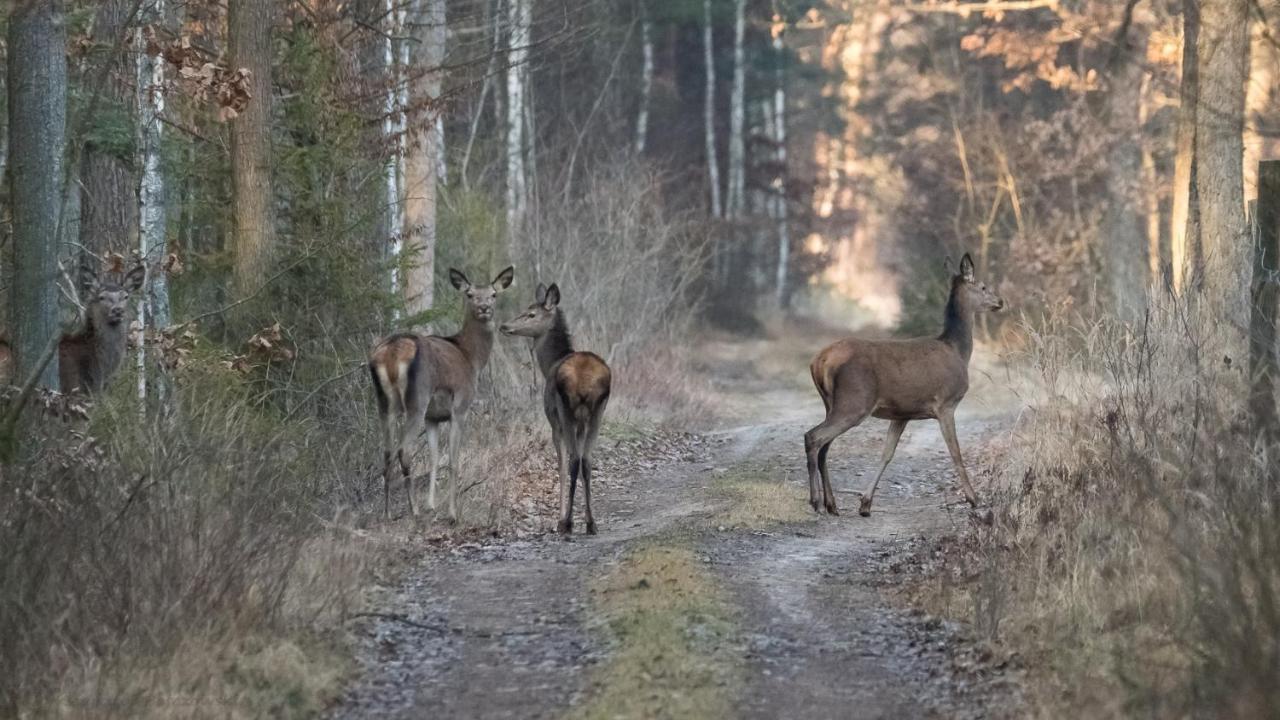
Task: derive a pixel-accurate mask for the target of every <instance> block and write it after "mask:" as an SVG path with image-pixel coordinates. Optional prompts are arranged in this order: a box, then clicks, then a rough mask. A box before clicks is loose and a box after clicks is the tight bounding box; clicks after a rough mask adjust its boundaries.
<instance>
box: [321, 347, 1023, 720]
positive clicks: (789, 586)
mask: <svg viewBox="0 0 1280 720" xmlns="http://www.w3.org/2000/svg"><path fill="white" fill-rule="evenodd" d="M767 351H768V348H767V347H765V346H764V345H763V344H743V343H733V344H728V343H725V344H722V345H719V346H713V347H712V348H710V349H709V353H708V354H709V358H710V359H709V360H708V362H711V363H714V364H715V365H716V368H715V369H716V372H715V373H713V377H716V378H717V381H716V385H717V386H716V387H715V388H714V391H715V393H716V394H717V400H718V401H719V403H720V405H721V407H722V408H723V411H724V412H723V416H724V417H725V418H727V422H726V423H725V424H726V425H728V426H729V427H728V428H727V429H723V430H718V431H716V432H713V433H711V434H709V435H707V436H706V437H705V440H704V441H703V442H702V443H701V444H699V445H697V446H695V447H694V448H693V451H694V452H693V453H692V455H693V456H694V457H696V459H694V460H692V461H686V462H673V463H669V464H665V465H663V466H660V467H657V468H655V469H653V470H652V471H649V472H645V473H639V474H635V475H633V476H630V477H620V476H607V475H605V476H602V477H600V478H599V480H598V484H599V489H598V490H597V492H596V493H595V497H596V499H597V508H598V509H597V518H598V522H599V525H600V535H598V536H596V537H590V538H587V537H576V536H575V538H574V540H573V541H572V542H564V541H561V540H558V539H556V538H555V537H554V536H550V535H548V536H546V537H543V538H537V539H531V540H522V541H515V542H502V543H495V544H492V545H481V544H475V545H467V546H462V547H459V548H457V549H455V550H453V551H451V552H449V553H445V554H441V555H438V556H433V557H428V558H426V559H424V560H422V561H421V564H420V565H419V566H418V567H416V568H415V569H414V570H413V571H412V572H411V573H410V574H409V577H408V579H407V580H406V581H405V582H404V583H403V584H402V585H400V586H399V587H396V588H394V589H391V590H390V591H388V592H386V593H384V596H383V597H381V598H380V599H379V601H378V604H379V606H380V607H379V612H380V613H381V615H379V616H376V617H370V618H366V619H363V620H361V621H359V622H358V623H357V625H356V627H355V628H354V630H353V631H354V632H355V633H356V634H357V638H358V641H357V642H358V647H359V658H358V661H359V664H360V667H361V672H360V674H359V677H358V678H357V679H356V680H355V681H354V683H353V684H352V685H351V687H350V688H349V689H348V691H347V693H346V695H345V697H344V699H343V701H342V702H341V703H340V704H339V705H338V706H337V707H336V708H335V709H334V712H333V716H334V717H342V718H348V717H350V718H355V717H369V716H378V717H388V716H390V717H406V718H407V717H415V718H416V717H450V718H454V717H456V718H472V717H475V718H559V717H587V718H590V717H673V718H675V717H681V718H682V717H745V718H774V717H798V716H801V715H803V716H807V717H816V718H835V717H850V718H913V717H947V718H957V717H959V718H964V717H974V718H977V717H1013V716H1016V715H1017V714H1018V713H1017V708H1018V704H1017V692H1016V679H1015V678H1014V677H1013V676H1012V671H1005V670H1002V669H999V668H998V667H997V666H996V665H995V664H987V665H983V664H982V663H980V662H978V663H974V662H971V660H972V658H974V657H975V656H981V648H980V647H979V646H977V645H974V644H973V643H971V642H970V641H968V640H966V639H964V638H963V637H961V633H960V632H959V631H958V629H957V628H955V627H953V626H950V625H949V624H947V623H943V622H940V621H938V620H936V619H932V618H928V617H925V616H923V615H921V614H918V613H915V612H912V611H911V610H910V609H900V608H895V607H893V606H892V605H891V604H890V602H889V601H888V600H887V599H886V597H885V595H884V593H882V592H881V589H882V588H883V587H884V586H886V585H888V584H891V583H894V582H901V578H902V572H903V570H902V567H903V565H904V563H903V562H902V560H903V558H909V557H911V556H913V555H914V554H917V553H920V552H927V546H928V544H929V541H930V540H931V539H936V538H938V537H941V536H944V535H945V534H947V533H950V532H951V531H952V529H953V528H954V527H955V526H956V525H957V524H960V523H967V522H969V521H970V520H969V513H968V511H967V509H964V508H962V507H961V506H960V505H957V504H956V502H955V501H956V500H957V499H958V492H957V491H956V489H955V488H954V485H953V483H954V480H955V479H954V475H953V473H952V472H951V470H950V464H949V460H948V459H947V455H946V450H945V446H944V444H943V442H942V439H941V436H940V434H939V433H938V431H937V429H936V425H935V424H931V423H913V424H912V425H911V426H909V427H908V429H907V434H906V435H905V436H904V438H903V442H902V444H901V445H900V447H899V450H898V453H897V456H896V458H895V461H894V464H893V465H892V466H891V467H890V470H889V474H888V475H886V479H885V480H884V481H882V483H881V487H880V491H879V492H878V493H877V498H876V511H875V514H874V515H873V516H872V517H871V518H860V517H858V516H857V513H856V507H857V495H856V494H855V493H854V490H855V489H861V487H862V485H863V483H865V481H866V479H867V478H868V477H869V475H868V473H871V472H873V468H874V465H875V463H876V460H877V458H878V455H879V448H880V444H881V440H882V436H883V433H884V429H885V423H883V422H879V421H868V422H867V423H865V424H864V425H863V426H862V427H860V428H855V429H854V430H852V431H851V432H850V433H848V434H847V435H845V436H844V437H842V438H841V439H840V440H838V441H837V443H836V445H835V446H834V447H833V449H832V453H831V467H832V472H833V479H834V482H835V484H836V486H837V490H838V492H839V495H838V499H839V501H840V503H841V505H842V507H843V508H844V509H845V510H846V512H845V514H844V515H842V516H840V517H836V518H832V517H827V516H823V517H818V516H815V515H813V514H812V513H810V512H809V511H808V506H807V504H806V503H805V499H806V498H807V489H806V485H805V480H804V477H805V476H804V456H803V451H802V449H801V445H802V442H801V436H802V434H803V432H804V431H805V430H806V429H807V428H809V427H811V426H812V425H813V424H815V423H816V422H818V421H819V420H820V419H821V416H822V406H821V402H820V401H819V400H818V398H817V396H816V394H815V393H814V392H813V390H812V389H811V388H807V387H806V386H805V385H806V383H807V380H806V378H805V375H806V373H805V372H804V365H803V361H802V360H801V362H800V365H799V367H798V368H797V367H795V360H796V359H799V358H802V357H803V356H804V355H806V354H807V353H808V351H809V348H797V349H795V350H794V357H791V356H786V357H784V359H783V361H781V362H776V363H773V364H772V366H771V365H770V364H769V363H762V362H758V361H755V360H752V359H751V358H754V357H762V356H763V354H764V353H766V352H767ZM744 358H746V359H744ZM771 367H772V369H771ZM983 382H984V380H983V378H981V377H975V378H974V385H975V388H976V387H980V386H981V384H982V383H983ZM961 410H962V412H961V414H960V416H959V419H958V425H959V428H960V439H961V443H962V445H963V446H964V447H965V448H966V450H967V451H968V453H969V455H970V457H972V456H973V455H974V454H975V453H974V451H975V449H976V448H978V447H979V446H980V445H981V444H982V443H984V442H986V441H987V440H989V439H990V438H992V437H994V436H996V435H997V434H999V433H1000V432H1002V431H1005V430H1007V427H1008V425H1009V423H1010V421H1011V415H1010V412H1009V410H1008V408H1005V407H999V406H993V405H989V404H984V403H983V402H982V401H981V400H974V399H972V394H971V399H970V400H966V402H965V403H964V404H962V406H961ZM971 467H972V465H971ZM550 481H551V478H548V482H550ZM981 490H982V487H981V485H979V492H981ZM906 565H908V566H909V565H910V563H906ZM906 572H908V573H909V572H910V570H907V571H906Z"/></svg>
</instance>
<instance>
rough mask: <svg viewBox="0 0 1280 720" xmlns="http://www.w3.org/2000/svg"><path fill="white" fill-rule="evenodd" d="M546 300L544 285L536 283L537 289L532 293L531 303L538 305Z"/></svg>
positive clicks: (545, 286) (545, 287)
mask: <svg viewBox="0 0 1280 720" xmlns="http://www.w3.org/2000/svg"><path fill="white" fill-rule="evenodd" d="M546 300H547V285H546V283H538V289H537V290H534V291H533V301H534V302H535V303H537V304H539V305H541V304H542V303H544V302H546Z"/></svg>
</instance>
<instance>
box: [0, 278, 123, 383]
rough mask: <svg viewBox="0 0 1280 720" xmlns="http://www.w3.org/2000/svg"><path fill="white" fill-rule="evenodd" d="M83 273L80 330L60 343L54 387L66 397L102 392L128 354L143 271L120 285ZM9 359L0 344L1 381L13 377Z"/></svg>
mask: <svg viewBox="0 0 1280 720" xmlns="http://www.w3.org/2000/svg"><path fill="white" fill-rule="evenodd" d="M82 272H83V273H84V276H85V279H86V282H85V284H84V286H83V287H82V288H81V292H82V293H83V295H84V297H86V298H88V304H87V305H81V304H80V300H79V299H76V300H75V302H76V304H77V308H76V310H77V315H78V317H77V319H76V321H75V323H74V324H75V326H76V327H77V328H78V329H77V330H75V331H73V332H67V333H64V334H63V335H62V338H61V339H60V340H59V341H58V384H59V386H60V387H61V389H62V392H63V393H64V394H65V393H71V392H74V391H77V390H78V391H80V392H83V393H85V394H87V395H94V394H96V393H99V392H101V391H102V390H103V389H104V388H106V386H107V383H109V382H110V381H111V378H112V376H113V375H115V373H116V370H118V369H119V368H120V362H121V361H122V360H123V359H124V356H125V353H126V352H127V351H128V349H129V322H130V316H131V313H130V303H129V300H130V299H131V298H132V296H133V295H134V293H136V292H138V290H139V289H141V288H142V284H143V281H144V280H146V276H147V270H146V267H145V266H144V265H143V264H142V263H138V265H137V266H135V267H134V268H133V269H132V270H130V271H129V272H127V273H125V275H124V277H123V279H122V280H121V281H120V282H118V283H117V282H115V281H112V280H107V281H99V280H98V277H97V274H96V273H95V272H93V270H92V268H91V267H88V266H85V267H84V268H83V269H82ZM70 294H71V293H70V291H68V295H70ZM11 355H12V350H11V349H10V347H9V345H8V343H7V342H5V341H3V340H0V376H3V377H5V378H7V377H8V375H9V374H10V372H11V367H10V366H11V364H12V359H11Z"/></svg>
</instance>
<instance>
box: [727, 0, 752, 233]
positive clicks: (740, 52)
mask: <svg viewBox="0 0 1280 720" xmlns="http://www.w3.org/2000/svg"><path fill="white" fill-rule="evenodd" d="M746 9H747V0H736V2H735V5H734V16H733V86H732V89H731V90H730V93H729V190H728V196H727V198H726V202H725V215H726V216H727V217H730V218H736V217H738V216H740V215H742V210H743V205H744V203H745V200H746V197H745V191H746V167H745V165H746V151H745V142H744V140H743V136H742V130H743V126H744V125H745V123H746V111H747V108H746V52H745V48H744V47H743V40H744V37H745V35H746Z"/></svg>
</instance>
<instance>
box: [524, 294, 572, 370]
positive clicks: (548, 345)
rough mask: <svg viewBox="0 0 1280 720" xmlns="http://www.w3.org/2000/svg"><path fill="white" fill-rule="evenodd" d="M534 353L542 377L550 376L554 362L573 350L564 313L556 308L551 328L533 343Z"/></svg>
mask: <svg viewBox="0 0 1280 720" xmlns="http://www.w3.org/2000/svg"><path fill="white" fill-rule="evenodd" d="M533 351H534V354H535V355H536V356H537V358H538V367H539V368H541V369H542V376H543V377H547V378H549V377H551V370H552V368H554V367H555V365H556V363H558V362H560V360H561V359H563V358H564V357H565V356H566V355H568V354H569V353H571V352H573V339H572V337H570V335H569V326H568V324H567V323H566V322H565V321H564V313H562V312H560V310H559V309H557V310H556V319H555V322H553V323H552V325H551V329H550V330H548V331H547V333H546V334H545V335H543V336H542V337H540V338H538V339H537V340H535V341H534V343H533Z"/></svg>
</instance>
